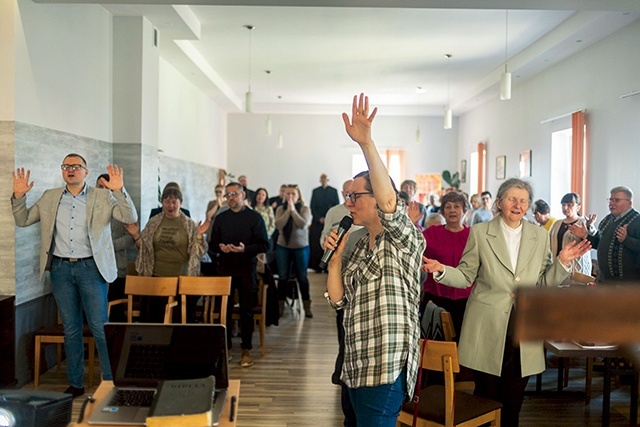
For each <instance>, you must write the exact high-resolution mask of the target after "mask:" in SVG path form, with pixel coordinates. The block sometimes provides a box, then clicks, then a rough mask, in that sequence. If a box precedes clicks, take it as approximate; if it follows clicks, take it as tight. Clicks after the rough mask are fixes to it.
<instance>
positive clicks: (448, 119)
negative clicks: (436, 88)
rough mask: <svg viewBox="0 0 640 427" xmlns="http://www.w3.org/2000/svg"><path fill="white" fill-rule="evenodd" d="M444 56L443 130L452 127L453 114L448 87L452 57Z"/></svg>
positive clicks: (447, 54) (448, 54)
mask: <svg viewBox="0 0 640 427" xmlns="http://www.w3.org/2000/svg"><path fill="white" fill-rule="evenodd" d="M444 56H446V57H447V105H446V106H445V107H444V128H445V129H451V128H452V127H453V113H452V112H451V99H450V98H451V97H450V93H449V86H450V80H451V57H452V56H453V55H451V54H450V53H446V54H445V55H444Z"/></svg>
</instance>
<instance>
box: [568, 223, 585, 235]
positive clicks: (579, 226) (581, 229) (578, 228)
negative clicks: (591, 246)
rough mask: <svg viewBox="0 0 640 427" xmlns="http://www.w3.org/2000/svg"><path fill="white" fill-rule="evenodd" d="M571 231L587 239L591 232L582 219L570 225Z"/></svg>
mask: <svg viewBox="0 0 640 427" xmlns="http://www.w3.org/2000/svg"><path fill="white" fill-rule="evenodd" d="M569 231H570V232H571V233H572V234H573V235H574V236H578V237H580V238H581V239H586V238H587V235H588V234H589V233H588V232H587V228H586V227H585V225H584V223H583V222H582V221H578V222H576V223H575V224H571V225H570V226H569Z"/></svg>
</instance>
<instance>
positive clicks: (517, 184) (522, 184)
mask: <svg viewBox="0 0 640 427" xmlns="http://www.w3.org/2000/svg"><path fill="white" fill-rule="evenodd" d="M512 188H519V189H521V190H526V191H527V193H529V206H531V205H532V204H533V186H532V185H531V183H530V182H529V181H525V180H524V179H520V178H509V179H508V180H506V181H505V182H503V183H502V185H501V186H500V188H498V193H497V194H496V201H498V200H500V201H501V202H502V201H503V200H504V198H505V196H506V195H507V192H509V190H511V189H512ZM495 208H496V211H497V212H498V213H500V212H502V209H501V208H500V206H499V205H498V204H497V203H496V207H495Z"/></svg>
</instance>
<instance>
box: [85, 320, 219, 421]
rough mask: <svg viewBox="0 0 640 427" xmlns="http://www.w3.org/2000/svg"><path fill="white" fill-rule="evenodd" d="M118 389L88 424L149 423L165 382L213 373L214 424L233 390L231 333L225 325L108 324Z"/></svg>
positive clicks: (112, 363) (100, 405) (109, 347)
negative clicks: (229, 354)
mask: <svg viewBox="0 0 640 427" xmlns="http://www.w3.org/2000/svg"><path fill="white" fill-rule="evenodd" d="M104 329H105V334H106V338H107V347H108V349H109V360H110V361H111V370H112V372H113V382H114V388H113V389H112V390H111V391H110V392H109V393H108V394H107V396H106V397H105V399H103V400H102V401H101V402H99V406H98V407H96V408H95V410H94V411H93V414H92V415H91V417H89V420H88V421H89V424H114V425H144V424H145V420H146V418H147V414H148V413H149V408H150V407H151V401H152V399H153V395H154V394H155V392H156V390H157V388H158V384H159V382H160V381H162V380H178V379H194V378H204V377H208V376H209V375H213V376H214V377H215V381H216V391H215V395H214V397H213V401H212V408H213V425H217V424H218V422H219V419H220V413H221V412H222V408H223V406H224V401H225V399H226V394H227V389H228V387H229V370H228V366H227V339H226V329H225V327H224V326H222V325H202V324H187V325H181V324H168V325H165V324H148V323H107V324H106V325H105V326H104Z"/></svg>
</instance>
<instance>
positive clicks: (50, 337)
mask: <svg viewBox="0 0 640 427" xmlns="http://www.w3.org/2000/svg"><path fill="white" fill-rule="evenodd" d="M82 336H83V342H84V343H85V344H87V346H88V347H89V388H91V387H93V373H94V367H95V350H96V342H95V339H94V338H93V335H92V334H91V330H90V329H89V326H88V325H84V327H83V329H82ZM35 338H36V349H35V350H36V351H35V358H34V366H33V386H34V387H35V388H38V386H39V385H40V363H41V361H40V353H41V351H40V348H41V346H42V344H56V345H57V359H56V370H57V371H58V372H60V363H61V361H62V344H64V328H63V327H62V320H61V319H60V316H58V323H57V324H55V325H54V326H52V327H51V328H45V329H41V330H39V331H36V333H35Z"/></svg>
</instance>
